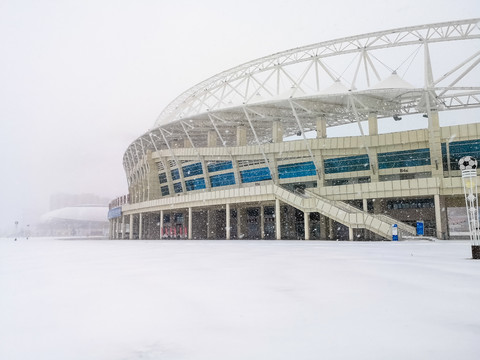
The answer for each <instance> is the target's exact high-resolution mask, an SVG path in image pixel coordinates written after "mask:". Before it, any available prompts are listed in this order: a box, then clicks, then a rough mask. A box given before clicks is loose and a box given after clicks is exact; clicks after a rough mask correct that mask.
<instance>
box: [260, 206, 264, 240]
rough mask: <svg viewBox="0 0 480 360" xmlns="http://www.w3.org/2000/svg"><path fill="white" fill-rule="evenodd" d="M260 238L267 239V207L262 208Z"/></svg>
mask: <svg viewBox="0 0 480 360" xmlns="http://www.w3.org/2000/svg"><path fill="white" fill-rule="evenodd" d="M260 238H261V239H262V240H263V239H265V207H264V206H263V205H262V206H260Z"/></svg>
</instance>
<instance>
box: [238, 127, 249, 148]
mask: <svg viewBox="0 0 480 360" xmlns="http://www.w3.org/2000/svg"><path fill="white" fill-rule="evenodd" d="M245 145H247V128H246V127H245V126H237V146H245Z"/></svg>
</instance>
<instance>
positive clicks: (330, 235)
mask: <svg viewBox="0 0 480 360" xmlns="http://www.w3.org/2000/svg"><path fill="white" fill-rule="evenodd" d="M334 230H335V229H334V228H333V220H332V218H328V238H329V239H330V240H333V236H334Z"/></svg>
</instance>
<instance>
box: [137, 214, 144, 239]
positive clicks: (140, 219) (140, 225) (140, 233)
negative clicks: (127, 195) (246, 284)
mask: <svg viewBox="0 0 480 360" xmlns="http://www.w3.org/2000/svg"><path fill="white" fill-rule="evenodd" d="M142 238H143V216H142V213H139V214H138V240H142Z"/></svg>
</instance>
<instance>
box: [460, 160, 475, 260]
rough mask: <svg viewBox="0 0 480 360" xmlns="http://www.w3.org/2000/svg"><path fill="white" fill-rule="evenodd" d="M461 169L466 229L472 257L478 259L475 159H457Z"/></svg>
mask: <svg viewBox="0 0 480 360" xmlns="http://www.w3.org/2000/svg"><path fill="white" fill-rule="evenodd" d="M458 164H459V165H460V170H461V171H462V183H463V191H464V194H465V206H466V209H467V219H468V229H469V232H470V242H471V244H472V258H473V259H480V223H479V218H478V186H477V165H478V164H477V160H475V158H473V157H471V156H464V157H463V158H461V159H460V160H459V161H458Z"/></svg>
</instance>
